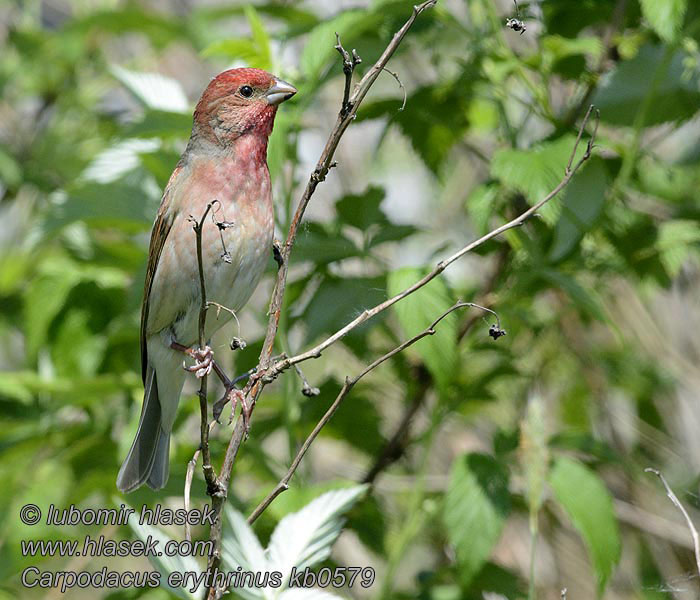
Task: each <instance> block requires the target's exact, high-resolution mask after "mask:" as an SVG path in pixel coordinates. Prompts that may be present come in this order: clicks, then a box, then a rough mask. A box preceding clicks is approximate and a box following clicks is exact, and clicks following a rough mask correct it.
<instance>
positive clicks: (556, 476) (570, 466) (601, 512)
mask: <svg viewBox="0 0 700 600" xmlns="http://www.w3.org/2000/svg"><path fill="white" fill-rule="evenodd" d="M549 483H550V485H551V486H552V489H553V491H554V496H555V498H556V500H557V502H558V503H559V504H560V505H561V506H562V508H563V509H564V510H565V511H566V513H567V515H568V516H569V518H570V519H571V522H572V523H573V525H574V527H575V528H576V530H577V531H578V532H579V534H580V535H581V537H582V538H583V541H584V543H585V545H586V548H587V549H588V554H589V556H590V558H591V563H592V564H593V568H594V570H595V573H596V576H597V579H598V592H599V593H601V594H602V592H603V590H604V589H605V585H606V583H607V581H608V579H609V578H610V575H611V574H612V572H613V569H614V568H615V565H616V564H617V563H618V561H619V560H620V554H621V545H620V534H619V531H618V526H617V520H616V519H615V512H614V509H613V504H612V498H611V496H610V493H609V492H608V490H607V488H606V487H605V484H604V483H603V482H602V480H601V479H600V478H599V477H598V475H596V474H595V473H594V472H593V471H591V470H590V469H589V468H588V467H586V466H585V465H583V464H582V463H580V462H579V461H577V460H574V459H572V458H567V457H560V458H558V459H557V460H556V462H555V463H554V467H553V468H552V471H551V473H550V476H549Z"/></svg>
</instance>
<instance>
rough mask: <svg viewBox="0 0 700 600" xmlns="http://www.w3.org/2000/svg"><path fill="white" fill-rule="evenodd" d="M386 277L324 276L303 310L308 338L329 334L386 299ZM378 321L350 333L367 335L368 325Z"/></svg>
mask: <svg viewBox="0 0 700 600" xmlns="http://www.w3.org/2000/svg"><path fill="white" fill-rule="evenodd" d="M385 287H386V284H385V280H384V278H383V277H373V278H369V277H343V278H340V277H331V276H328V277H326V278H324V279H323V280H322V281H321V283H320V285H319V288H318V290H317V291H316V293H315V294H314V295H313V298H312V299H311V301H310V302H309V304H308V305H307V306H306V308H305V309H304V314H303V317H304V321H305V323H306V327H307V330H306V339H307V340H308V341H312V340H314V339H316V337H317V336H319V335H321V334H323V333H326V334H330V333H332V332H334V331H336V330H337V329H338V326H339V325H341V324H342V325H344V324H346V323H348V322H349V321H351V320H352V319H354V318H355V317H357V315H359V314H360V313H361V312H362V311H363V310H365V309H366V308H370V307H372V306H374V305H376V304H379V303H380V302H382V301H383V300H386V292H385ZM376 322H377V321H376V320H374V321H372V322H371V323H369V324H367V323H366V324H364V325H361V326H360V327H357V328H356V329H354V330H353V331H352V333H350V334H348V335H349V336H351V335H352V336H357V335H365V334H366V331H367V328H368V326H369V327H371V326H373V325H374V324H376Z"/></svg>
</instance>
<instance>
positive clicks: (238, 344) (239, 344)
mask: <svg viewBox="0 0 700 600" xmlns="http://www.w3.org/2000/svg"><path fill="white" fill-rule="evenodd" d="M247 345H248V344H247V343H246V341H245V340H244V339H243V338H239V337H235V338H232V339H231V344H230V346H231V350H243V349H244V348H245V347H246V346H247Z"/></svg>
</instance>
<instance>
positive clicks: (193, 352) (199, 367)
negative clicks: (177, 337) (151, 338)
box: [170, 341, 221, 377]
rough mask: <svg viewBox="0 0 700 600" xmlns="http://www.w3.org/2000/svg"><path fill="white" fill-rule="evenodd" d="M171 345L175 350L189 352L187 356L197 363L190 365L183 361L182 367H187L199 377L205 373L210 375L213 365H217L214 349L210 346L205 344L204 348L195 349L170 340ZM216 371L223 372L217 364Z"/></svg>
mask: <svg viewBox="0 0 700 600" xmlns="http://www.w3.org/2000/svg"><path fill="white" fill-rule="evenodd" d="M170 347H171V348H172V349H173V350H178V351H179V352H184V353H185V354H187V356H189V357H191V358H192V359H194V361H195V363H194V364H193V365H192V366H191V367H188V366H187V365H186V364H185V363H182V367H183V368H184V369H185V371H189V372H190V373H194V374H195V376H197V377H204V376H205V375H209V373H211V370H212V367H214V366H215V365H216V363H215V362H214V351H213V350H212V349H211V348H210V347H209V346H204V348H196V349H195V348H188V347H187V346H183V345H182V344H179V343H178V342H175V341H173V342H170ZM215 371H216V374H217V375H219V373H220V372H221V370H220V369H219V367H218V365H216V369H215ZM219 377H221V375H219Z"/></svg>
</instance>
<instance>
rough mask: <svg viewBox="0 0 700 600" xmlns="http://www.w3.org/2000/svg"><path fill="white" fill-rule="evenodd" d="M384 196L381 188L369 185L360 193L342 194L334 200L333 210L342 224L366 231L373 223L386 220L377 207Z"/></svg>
mask: <svg viewBox="0 0 700 600" xmlns="http://www.w3.org/2000/svg"><path fill="white" fill-rule="evenodd" d="M385 196H386V194H385V193H384V189H383V188H380V187H376V186H370V187H368V188H367V189H366V190H365V191H364V192H363V193H362V194H347V195H346V196H343V197H342V198H341V199H340V200H338V202H336V204H335V210H336V212H337V213H338V217H339V218H340V220H341V222H342V223H343V224H345V225H352V226H353V227H355V228H357V229H360V230H361V231H366V230H368V229H369V228H370V227H372V225H374V224H375V223H383V222H386V220H387V218H386V216H385V215H384V213H383V212H382V210H381V208H380V207H379V205H380V204H381V203H382V200H384V197H385Z"/></svg>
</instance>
